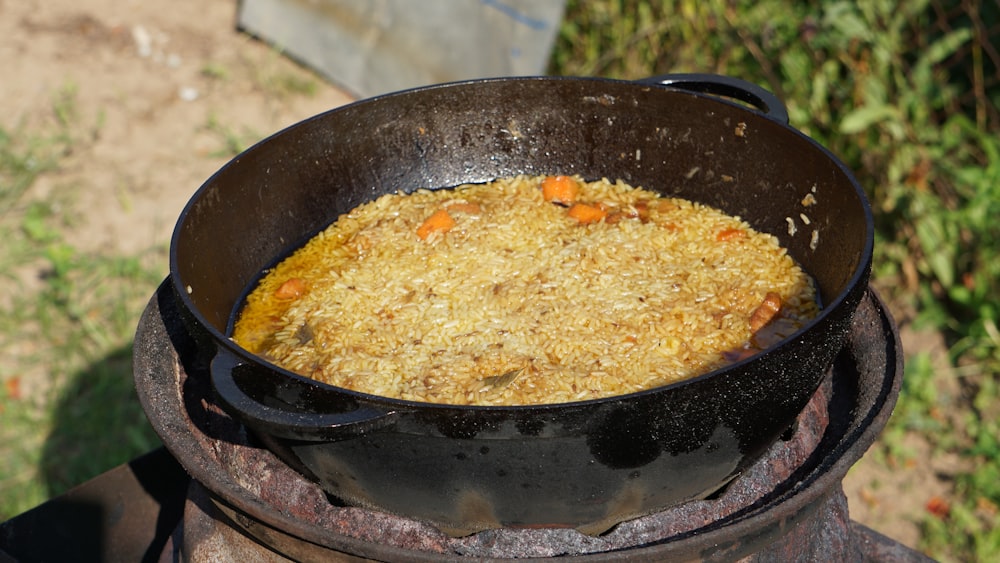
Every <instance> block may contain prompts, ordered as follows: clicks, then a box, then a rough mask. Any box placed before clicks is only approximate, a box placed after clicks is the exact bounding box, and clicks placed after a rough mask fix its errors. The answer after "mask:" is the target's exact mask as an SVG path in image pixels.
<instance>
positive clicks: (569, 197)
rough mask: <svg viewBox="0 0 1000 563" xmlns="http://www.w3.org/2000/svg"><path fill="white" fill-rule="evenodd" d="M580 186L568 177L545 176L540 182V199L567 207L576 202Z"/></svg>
mask: <svg viewBox="0 0 1000 563" xmlns="http://www.w3.org/2000/svg"><path fill="white" fill-rule="evenodd" d="M579 193H580V186H579V185H577V183H576V180H574V179H573V178H570V177H569V176H546V177H545V179H544V180H542V198H543V199H544V200H545V201H551V202H553V203H563V204H566V205H569V204H571V203H573V202H574V201H576V196H577V195H578V194H579Z"/></svg>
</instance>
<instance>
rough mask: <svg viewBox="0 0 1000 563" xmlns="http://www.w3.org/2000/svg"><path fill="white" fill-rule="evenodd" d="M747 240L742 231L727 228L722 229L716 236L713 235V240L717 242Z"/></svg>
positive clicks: (745, 233)
mask: <svg viewBox="0 0 1000 563" xmlns="http://www.w3.org/2000/svg"><path fill="white" fill-rule="evenodd" d="M745 238H747V232H746V231H744V230H743V229H736V228H729V229H722V230H721V231H719V233H718V234H717V235H715V240H717V241H719V242H725V241H728V240H743V239H745Z"/></svg>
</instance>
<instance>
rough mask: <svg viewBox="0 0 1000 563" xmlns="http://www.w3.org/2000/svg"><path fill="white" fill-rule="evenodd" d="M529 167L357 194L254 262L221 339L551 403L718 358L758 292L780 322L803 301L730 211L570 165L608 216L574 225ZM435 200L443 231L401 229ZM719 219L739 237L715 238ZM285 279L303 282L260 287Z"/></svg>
mask: <svg viewBox="0 0 1000 563" xmlns="http://www.w3.org/2000/svg"><path fill="white" fill-rule="evenodd" d="M542 179H543V177H527V176H518V177H515V178H507V179H502V180H497V181H495V182H491V183H488V184H476V185H464V186H460V187H458V188H455V189H449V190H436V191H430V190H419V191H416V192H414V193H412V194H409V195H404V194H391V195H385V196H382V197H380V198H378V199H377V200H375V201H372V202H370V203H367V204H364V205H361V206H359V207H357V208H356V209H354V210H353V211H351V212H349V213H347V214H345V215H343V216H342V217H340V218H339V219H338V220H337V221H336V222H335V223H334V224H333V225H331V226H330V227H329V228H328V229H326V230H325V231H323V232H322V233H320V234H319V235H318V236H316V237H315V238H314V239H312V240H311V241H309V242H308V243H307V244H306V245H305V246H303V247H302V248H301V249H299V250H298V251H297V252H295V253H294V254H293V255H291V256H290V257H289V258H287V259H286V260H284V261H283V262H282V263H281V264H280V265H279V266H278V267H276V268H275V269H274V270H273V271H270V272H268V273H267V275H266V276H265V277H264V278H263V280H262V281H261V283H260V285H259V286H258V287H257V288H256V289H255V290H254V291H253V292H252V293H251V295H250V296H249V297H248V299H247V302H246V304H245V307H244V309H243V311H242V313H241V315H240V318H239V320H238V322H237V323H236V327H235V331H234V340H235V341H236V342H237V343H238V344H240V345H242V346H244V347H245V348H247V349H248V350H250V351H252V352H254V353H257V354H260V355H262V356H264V357H265V358H267V359H268V360H270V361H272V362H274V363H276V364H277V365H280V366H282V367H284V368H287V369H289V370H292V371H295V372H297V373H300V374H302V375H305V376H308V377H311V378H314V379H317V380H320V381H324V382H326V383H330V384H332V385H335V386H338V387H345V388H349V389H355V390H358V391H362V392H366V393H371V394H375V395H382V396H386V397H396V398H401V399H407V400H414V401H423V402H436V403H451V404H483V405H510V404H540V403H562V402H570V401H579V400H586V399H594V398H600V397H606V396H612V395H620V394H624V393H630V392H633V391H639V390H643V389H648V388H651V387H656V386H660V385H664V384H668V383H672V382H676V381H680V380H683V379H686V378H689V377H692V376H695V375H698V374H701V373H705V372H706V371H710V370H712V369H714V368H716V367H719V366H721V365H722V364H724V363H725V362H726V360H725V359H724V358H723V353H724V352H726V351H732V350H738V349H742V348H746V347H747V346H748V345H749V343H750V342H751V341H752V337H753V335H752V334H751V331H750V328H749V323H748V319H749V318H750V316H751V314H752V313H753V311H754V310H755V309H756V308H757V307H758V306H759V305H760V303H761V302H762V300H763V299H764V297H765V295H766V294H767V293H768V292H776V293H778V294H780V296H781V299H782V303H783V305H782V313H781V315H782V317H783V318H784V319H786V320H788V319H790V320H791V321H793V322H792V326H799V325H800V324H801V323H802V322H805V320H807V319H808V318H811V317H812V316H814V315H815V314H816V312H817V306H816V304H815V294H814V289H813V286H812V283H811V281H810V279H809V278H808V276H807V275H806V274H805V273H804V272H803V271H802V270H801V269H800V268H799V267H798V265H796V264H795V262H794V261H793V260H792V259H791V258H790V257H789V256H788V255H787V254H786V252H785V250H784V249H782V248H781V247H780V246H779V245H778V242H777V239H775V238H774V237H773V236H770V235H767V234H762V233H758V232H755V231H753V230H752V229H751V228H750V226H749V225H748V224H746V223H745V222H743V221H741V220H740V219H739V218H736V217H730V216H727V215H725V214H723V213H721V212H720V211H718V210H715V209H712V208H709V207H707V206H704V205H700V204H697V203H692V202H689V201H686V200H681V199H668V198H663V197H661V196H659V195H658V194H656V193H655V192H651V191H647V190H642V189H636V188H633V187H631V186H628V185H627V184H625V183H623V182H620V181H618V182H614V183H612V182H609V181H607V180H601V181H596V182H583V181H582V180H580V179H579V178H576V181H578V182H579V183H580V192H579V196H578V200H579V201H585V202H589V203H592V204H596V205H597V206H598V207H600V208H601V209H603V210H604V211H605V212H606V213H607V216H606V217H605V219H603V220H601V221H599V222H596V223H592V224H580V223H579V222H577V221H576V220H575V219H573V218H571V217H569V216H568V215H567V209H566V207H565V206H563V205H558V204H555V203H550V202H546V201H544V199H543V197H542V195H541V190H540V188H539V186H540V183H541V181H542ZM456 203H459V204H463V205H460V206H454V204H456ZM471 203H474V204H476V205H464V204H471ZM448 206H454V207H452V208H451V209H453V212H451V213H450V214H451V216H452V218H453V219H454V226H453V227H451V229H450V230H446V231H443V230H442V231H433V232H430V234H429V235H428V236H427V238H426V239H422V238H421V237H419V236H417V234H416V233H417V230H418V228H419V227H420V225H422V224H423V222H424V221H425V220H426V219H427V218H428V217H429V216H431V215H432V214H433V213H434V212H435V211H437V210H439V209H443V208H447V207H448ZM727 229H729V230H731V229H739V230H741V231H743V232H745V233H746V236H742V235H741V236H732V237H730V236H728V235H727V236H724V237H722V236H720V235H719V233H720V232H722V231H726V230H727ZM720 238H722V239H725V240H719V239H720ZM293 278H299V279H300V280H302V281H303V282H304V286H305V288H306V289H305V292H304V293H303V294H302V295H301V296H299V297H297V298H292V299H289V298H285V299H278V298H275V292H276V291H277V290H278V288H279V287H280V286H281V285H282V284H283V283H284V282H286V281H288V280H289V279H293ZM786 324H787V323H786ZM511 373H513V376H507V377H500V376H503V375H505V374H511Z"/></svg>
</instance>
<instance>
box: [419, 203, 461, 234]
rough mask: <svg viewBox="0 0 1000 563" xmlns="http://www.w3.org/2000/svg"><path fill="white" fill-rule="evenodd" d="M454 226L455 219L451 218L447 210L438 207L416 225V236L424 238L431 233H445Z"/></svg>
mask: <svg viewBox="0 0 1000 563" xmlns="http://www.w3.org/2000/svg"><path fill="white" fill-rule="evenodd" d="M454 226H455V220H454V219H452V218H451V215H449V214H448V211H447V210H445V209H438V210H437V211H435V212H434V213H432V214H431V216H430V217H428V218H427V219H425V220H424V222H423V223H421V224H420V226H419V227H417V236H418V237H420V238H421V239H425V240H426V239H427V237H429V236H431V233H438V232H440V233H447V232H448V231H450V230H451V229H452V227H454Z"/></svg>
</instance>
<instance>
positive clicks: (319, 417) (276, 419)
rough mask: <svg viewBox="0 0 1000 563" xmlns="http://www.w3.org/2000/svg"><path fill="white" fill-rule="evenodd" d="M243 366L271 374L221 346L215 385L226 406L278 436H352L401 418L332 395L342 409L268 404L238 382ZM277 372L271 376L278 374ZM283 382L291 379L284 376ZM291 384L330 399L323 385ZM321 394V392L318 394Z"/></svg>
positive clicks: (250, 424) (236, 415) (213, 364)
mask: <svg viewBox="0 0 1000 563" xmlns="http://www.w3.org/2000/svg"><path fill="white" fill-rule="evenodd" d="M240 369H248V370H252V373H248V374H247V377H255V378H256V377H264V378H266V377H269V376H270V375H269V374H267V373H265V372H266V371H267V370H264V369H253V368H252V367H251V366H250V365H248V364H244V363H243V362H241V361H240V360H239V359H238V358H237V357H236V356H235V355H233V354H232V353H230V352H228V351H225V350H223V349H221V348H220V349H219V350H218V352H217V353H216V355H215V357H214V358H213V359H212V362H211V365H210V367H209V372H210V374H211V380H212V387H214V388H215V393H216V396H217V397H218V398H219V400H220V401H221V405H220V406H222V407H223V409H224V410H225V411H226V412H228V413H229V414H230V415H232V416H233V417H234V418H236V419H237V420H239V421H240V422H242V423H243V424H245V425H246V426H247V427H249V428H250V429H252V430H254V431H256V432H261V433H264V434H270V435H272V436H276V437H279V438H287V439H292V440H304V441H329V440H342V439H345V438H352V437H356V436H359V435H362V434H367V433H369V432H372V431H374V430H379V429H382V428H386V427H388V426H392V425H393V424H395V422H396V419H397V418H398V413H397V412H396V411H393V410H380V409H377V408H373V407H367V406H360V407H359V406H357V405H356V404H355V403H354V402H353V401H349V400H345V399H344V397H332V398H331V400H330V401H324V402H339V403H340V404H341V405H343V406H344V407H345V410H343V411H341V412H310V410H309V408H308V407H306V408H303V409H299V410H293V409H296V407H294V406H291V405H289V409H288V410H286V409H284V408H280V407H274V406H270V405H265V404H263V403H261V402H260V401H258V400H256V399H255V398H253V397H252V396H251V395H250V394H248V393H247V392H246V391H244V390H243V388H241V387H240V385H239V383H238V382H237V378H239V377H240V376H239V375H237V374H236V372H238V371H239V370H240ZM277 376H278V374H275V375H274V376H270V377H277ZM281 383H282V384H283V385H286V384H287V383H288V380H285V379H283V380H282V382H281ZM290 385H291V386H293V387H294V386H300V387H301V389H298V390H297V391H299V392H300V393H301V394H302V395H303V396H309V395H312V396H313V397H312V398H313V399H319V400H320V401H323V400H324V399H327V398H328V397H326V396H325V395H324V393H325V392H324V391H323V390H322V389H316V388H315V387H312V386H308V385H307V384H305V383H302V382H299V381H295V380H291V382H290ZM317 395H318V396H317Z"/></svg>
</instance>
